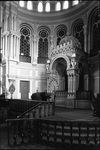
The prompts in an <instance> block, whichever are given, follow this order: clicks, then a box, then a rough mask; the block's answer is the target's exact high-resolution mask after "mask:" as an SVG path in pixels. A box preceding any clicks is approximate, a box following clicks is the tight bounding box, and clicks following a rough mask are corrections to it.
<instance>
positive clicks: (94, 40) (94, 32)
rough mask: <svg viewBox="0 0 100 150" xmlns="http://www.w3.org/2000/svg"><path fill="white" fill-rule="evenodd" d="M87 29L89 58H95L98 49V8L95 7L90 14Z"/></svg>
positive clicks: (99, 31) (99, 19) (99, 26)
mask: <svg viewBox="0 0 100 150" xmlns="http://www.w3.org/2000/svg"><path fill="white" fill-rule="evenodd" d="M88 28H89V33H90V39H89V40H90V56H95V55H97V54H98V50H99V49H100V6H96V7H95V8H94V9H92V11H91V12H90V15H89V18H88Z"/></svg>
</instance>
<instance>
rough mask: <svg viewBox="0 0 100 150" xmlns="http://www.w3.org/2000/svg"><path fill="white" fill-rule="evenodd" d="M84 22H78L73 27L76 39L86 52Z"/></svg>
mask: <svg viewBox="0 0 100 150" xmlns="http://www.w3.org/2000/svg"><path fill="white" fill-rule="evenodd" d="M83 26H84V24H83V21H82V20H77V21H76V22H75V24H74V27H73V36H74V37H76V38H77V39H78V40H79V42H80V44H81V47H82V51H84V29H83Z"/></svg>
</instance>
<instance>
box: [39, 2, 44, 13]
mask: <svg viewBox="0 0 100 150" xmlns="http://www.w3.org/2000/svg"><path fill="white" fill-rule="evenodd" d="M38 12H43V3H42V2H39V3H38Z"/></svg>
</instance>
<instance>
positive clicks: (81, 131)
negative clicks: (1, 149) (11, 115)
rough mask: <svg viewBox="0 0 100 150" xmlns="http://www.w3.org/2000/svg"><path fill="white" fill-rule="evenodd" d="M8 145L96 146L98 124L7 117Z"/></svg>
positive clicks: (98, 138) (99, 130) (99, 131)
mask: <svg viewBox="0 0 100 150" xmlns="http://www.w3.org/2000/svg"><path fill="white" fill-rule="evenodd" d="M6 122H7V126H8V145H9V146H11V145H14V146H15V145H16V146H17V145H20V144H21V145H22V144H30V143H31V144H34V143H38V144H39V143H42V144H44V145H46V144H47V145H52V146H55V147H56V146H61V147H64V148H65V147H66V148H67V147H68V146H70V147H71V146H74V147H75V146H77V147H81V148H82V147H92V148H93V147H95V148H96V147H98V146H99V144H100V134H99V133H100V124H99V123H98V122H85V121H78V122H77V121H58V120H51V119H50V120H47V119H27V118H20V119H8V120H6Z"/></svg>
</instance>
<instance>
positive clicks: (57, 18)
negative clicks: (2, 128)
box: [0, 0, 100, 146]
mask: <svg viewBox="0 0 100 150" xmlns="http://www.w3.org/2000/svg"><path fill="white" fill-rule="evenodd" d="M5 101H6V102H5ZM5 107H6V111H7V114H6V115H7V116H11V114H12V116H13V118H11V117H8V118H7V116H6V117H4V118H6V119H8V121H7V123H8V124H9V125H13V123H14V121H15V123H16V124H18V125H19V121H21V120H24V121H26V120H27V119H33V120H34V121H33V122H34V125H33V126H34V128H36V126H35V123H37V124H38V127H39V128H38V129H37V128H36V131H38V136H37V134H36V131H34V135H31V136H30V134H31V133H30V131H31V130H32V131H33V128H32V127H30V126H32V124H31V123H30V126H27V129H28V135H27V136H28V138H29V140H30V139H32V138H33V139H35V141H40V142H41V141H47V142H48V143H49V142H50V143H52V140H51V139H52V138H51V139H50V137H51V128H49V127H48V126H49V125H51V126H52V123H51V122H49V121H50V120H49V119H48V121H47V122H46V121H44V120H42V119H40V118H45V117H48V118H49V117H50V116H53V115H54V114H55V108H59V109H61V110H62V108H64V109H68V110H69V109H70V110H84V111H88V110H92V111H93V114H94V116H96V115H97V117H99V116H100V111H99V109H100V2H99V0H98V1H85V0H72V1H69V0H65V1H52V0H46V1H36V0H35V1H0V109H2V110H3V109H4V108H5ZM4 112H5V111H1V117H0V119H2V117H3V113H4ZM16 117H17V118H16ZM22 118H23V119H22ZM26 118H27V119H26ZM34 118H35V119H34ZM36 118H37V119H36ZM9 119H15V120H9ZM25 119H26V120H25ZM11 122H12V123H11ZM26 122H27V121H26ZM24 125H25V124H24ZM68 125H69V123H68ZM53 126H54V127H55V128H56V129H57V127H58V126H60V127H61V128H62V131H63V133H62V135H63V137H62V136H61V140H62V141H61V142H63V143H64V144H65V146H66V143H67V142H66V139H67V140H70V142H69V143H70V144H71V145H72V143H74V142H73V141H74V140H73V139H74V136H72V135H71V136H70V137H67V138H66V136H67V135H64V129H65V128H64V127H65V126H67V123H65V124H63V125H62V124H61V122H59V123H58V124H56V123H55V124H54V125H53ZM76 126H77V127H78V129H79V130H78V131H80V132H78V136H79V139H78V144H81V143H79V142H80V141H82V137H81V138H80V136H81V135H80V134H79V133H81V130H82V129H80V128H81V127H80V125H79V123H77V125H76ZM83 126H86V132H87V134H86V136H89V134H88V131H87V124H85V125H83ZM18 127H19V126H18ZM69 127H70V131H72V132H74V131H73V130H74V129H73V130H72V128H74V127H75V124H74V125H73V124H71V126H69ZM25 128H26V126H25ZM14 129H15V128H14ZM43 129H44V130H46V129H47V130H46V133H47V136H46V135H45V134H46V133H44V130H43ZM56 129H54V131H56V133H55V132H54V133H55V134H56V135H54V137H55V139H56V140H55V139H53V142H55V143H56V142H57V138H58V137H57V132H58V130H56ZM95 129H97V130H96V131H97V132H100V129H99V127H98V125H97V126H95ZM95 129H94V130H95ZM16 130H18V133H19V130H20V132H21V133H22V128H20V129H19V128H16ZM66 130H67V129H66ZM14 131H15V130H14ZM40 131H41V132H40ZM96 131H95V132H93V133H94V136H95V137H96V139H95V138H94V139H95V140H94V139H93V141H92V142H94V145H97V143H98V141H99V144H100V139H99V138H98V137H99V135H97V134H96ZM59 132H60V131H59ZM66 134H67V133H66ZM8 135H9V134H8ZM15 135H16V136H15ZM24 135H25V136H26V132H25V133H24ZM17 136H19V137H20V135H19V134H18V135H17V132H16V134H15V132H14V136H13V138H14V139H13V140H14V143H15V144H16V141H17ZM45 136H46V137H45ZM59 136H60V135H59ZM8 137H9V140H8V141H9V142H8V143H10V135H9V136H8ZM20 138H21V139H22V142H23V141H24V140H23V139H24V136H23V134H21V137H20ZM89 139H91V138H90V137H89V138H87V141H86V145H88V143H89ZM58 141H59V140H58ZM24 142H25V141H24ZM61 142H60V143H61Z"/></svg>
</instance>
